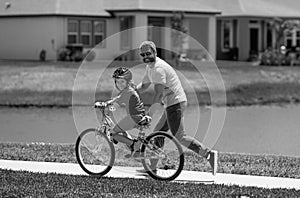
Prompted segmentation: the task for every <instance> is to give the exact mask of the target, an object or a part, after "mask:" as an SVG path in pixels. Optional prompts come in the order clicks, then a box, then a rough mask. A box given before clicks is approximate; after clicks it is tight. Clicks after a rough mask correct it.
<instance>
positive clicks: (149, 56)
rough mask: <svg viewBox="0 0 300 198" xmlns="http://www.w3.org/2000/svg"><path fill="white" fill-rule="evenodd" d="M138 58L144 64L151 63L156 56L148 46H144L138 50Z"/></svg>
mask: <svg viewBox="0 0 300 198" xmlns="http://www.w3.org/2000/svg"><path fill="white" fill-rule="evenodd" d="M140 56H141V57H142V59H143V61H144V63H153V62H155V59H156V54H155V53H154V52H153V51H152V49H151V48H150V47H148V46H144V47H142V48H141V49H140Z"/></svg>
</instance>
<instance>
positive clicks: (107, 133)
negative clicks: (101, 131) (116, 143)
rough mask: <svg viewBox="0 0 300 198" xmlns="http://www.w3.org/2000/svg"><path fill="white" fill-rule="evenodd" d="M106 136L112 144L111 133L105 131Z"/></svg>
mask: <svg viewBox="0 0 300 198" xmlns="http://www.w3.org/2000/svg"><path fill="white" fill-rule="evenodd" d="M106 136H107V138H108V140H109V141H110V142H113V139H114V138H113V136H112V133H111V132H110V131H106Z"/></svg>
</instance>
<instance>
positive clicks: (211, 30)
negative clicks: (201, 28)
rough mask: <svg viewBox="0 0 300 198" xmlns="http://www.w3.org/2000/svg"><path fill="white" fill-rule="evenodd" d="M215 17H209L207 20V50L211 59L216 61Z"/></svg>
mask: <svg viewBox="0 0 300 198" xmlns="http://www.w3.org/2000/svg"><path fill="white" fill-rule="evenodd" d="M216 31H217V29H216V17H215V16H211V17H209V18H208V47H207V50H208V52H209V54H210V55H211V57H212V59H213V60H214V61H215V60H216V39H217V37H216Z"/></svg>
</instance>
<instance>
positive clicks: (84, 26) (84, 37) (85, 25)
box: [80, 21, 92, 46]
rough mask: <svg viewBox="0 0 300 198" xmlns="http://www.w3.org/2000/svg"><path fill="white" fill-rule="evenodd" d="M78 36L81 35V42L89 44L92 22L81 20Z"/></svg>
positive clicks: (85, 44)
mask: <svg viewBox="0 0 300 198" xmlns="http://www.w3.org/2000/svg"><path fill="white" fill-rule="evenodd" d="M80 36H81V43H82V44H83V45H84V46H91V42H92V22H91V21H81V22H80Z"/></svg>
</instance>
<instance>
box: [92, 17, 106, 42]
mask: <svg viewBox="0 0 300 198" xmlns="http://www.w3.org/2000/svg"><path fill="white" fill-rule="evenodd" d="M104 38H105V23H104V21H94V43H95V45H98V44H99V43H100V42H102V41H103V40H104ZM103 45H104V44H103V43H101V46H103Z"/></svg>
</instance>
